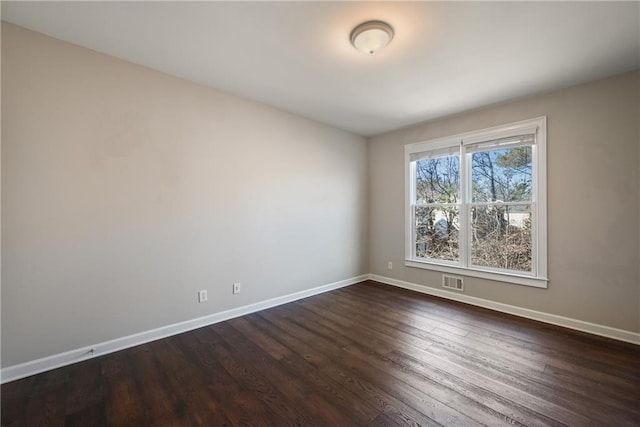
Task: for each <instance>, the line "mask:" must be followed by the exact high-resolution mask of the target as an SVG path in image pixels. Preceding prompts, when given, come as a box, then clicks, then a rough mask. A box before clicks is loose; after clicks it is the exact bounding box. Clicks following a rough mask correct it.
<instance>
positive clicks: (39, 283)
mask: <svg viewBox="0 0 640 427" xmlns="http://www.w3.org/2000/svg"><path fill="white" fill-rule="evenodd" d="M2 111H3V117H2V219H3V222H2V364H3V366H11V365H14V364H17V363H20V362H25V361H29V360H33V359H36V358H40V357H44V356H48V355H51V354H55V353H59V352H63V351H67V350H71V349H76V348H78V347H81V346H85V345H91V344H94V343H98V342H102V341H105V340H110V339H113V338H118V337H122V336H126V335H128V334H132V333H136V332H140V331H145V330H149V329H152V328H157V327H161V326H164V325H167V324H171V323H175V322H180V321H184V320H188V319H193V318H196V317H200V316H204V315H207V314H211V313H215V312H219V311H222V310H225V309H230V308H234V307H238V306H242V305H246V304H249V303H253V302H257V301H262V300H266V299H268V298H273V297H277V296H282V295H286V294H289V293H292V292H296V291H301V290H305V289H309V288H313V287H316V286H320V285H325V284H328V283H332V282H335V281H339V280H343V279H347V278H351V277H354V276H357V275H360V274H363V273H366V272H367V268H366V256H365V254H366V248H365V247H364V245H365V243H366V242H365V238H366V225H365V224H366V218H367V213H366V204H367V200H366V194H367V192H366V185H367V184H366V179H367V170H366V169H367V166H366V161H367V157H366V140H365V138H363V137H360V136H357V135H353V134H350V133H347V132H344V131H340V130H337V129H334V128H331V127H329V126H325V125H322V124H318V123H316V122H313V121H310V120H307V119H304V118H301V117H298V116H295V115H292V114H288V113H285V112H282V111H279V110H276V109H273V108H270V107H267V106H264V105H260V104H257V103H254V102H250V101H247V100H243V99H239V98H237V97H233V96H229V95H226V94H223V93H220V92H217V91H215V90H212V89H209V88H206V87H203V86H199V85H196V84H192V83H189V82H186V81H184V80H180V79H178V78H174V77H170V76H168V75H165V74H162V73H158V72H155V71H152V70H149V69H146V68H143V67H139V66H136V65H133V64H130V63H127V62H124V61H120V60H117V59H115V58H113V57H109V56H106V55H102V54H99V53H96V52H92V51H90V50H87V49H83V48H80V47H77V46H73V45H70V44H67V43H63V42H60V41H57V40H55V39H52V38H48V37H45V36H42V35H39V34H37V33H33V32H30V31H27V30H24V29H21V28H19V27H16V26H13V25H10V24H6V23H3V24H2ZM234 281H239V282H241V283H242V293H241V294H239V295H235V296H234V295H232V294H231V287H232V283H233V282H234ZM199 289H208V291H209V302H208V303H205V304H198V303H197V302H196V300H197V298H196V296H197V291H198V290H199Z"/></svg>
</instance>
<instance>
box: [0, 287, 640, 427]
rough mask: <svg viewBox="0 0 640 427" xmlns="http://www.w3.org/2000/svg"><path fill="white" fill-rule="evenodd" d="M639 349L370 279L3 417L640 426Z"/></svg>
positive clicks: (164, 344) (219, 329) (124, 365)
mask: <svg viewBox="0 0 640 427" xmlns="http://www.w3.org/2000/svg"><path fill="white" fill-rule="evenodd" d="M639 362H640V348H638V347H637V346H634V345H631V344H625V343H621V342H617V341H613V340H609V339H605V338H599V337H596V336H592V335H588V334H584V333H579V332H574V331H570V330H567V329H563V328H559V327H555V326H551V325H547V324H543V323H538V322H534V321H529V320H526V319H521V318H517V317H514V316H509V315H505V314H500V313H496V312H493V311H490V310H484V309H480V308H476V307H472V306H469V305H465V304H459V303H455V302H450V301H447V300H443V299H438V298H434V297H430V296H426V295H422V294H417V293H414V292H410V291H405V290H402V289H397V288H393V287H390V286H385V285H381V284H377V283H374V282H364V283H361V284H358V285H354V286H350V287H348V288H344V289H340V290H336V291H333V292H330V293H326V294H322V295H318V296H315V297H311V298H307V299H304V300H300V301H297V302H294V303H290V304H286V305H283V306H280V307H276V308H272V309H270V310H265V311H262V312H259V313H255V314H251V315H248V316H244V317H242V318H237V319H234V320H230V321H227V322H223V323H218V324H215V325H213V326H210V327H205V328H201V329H197V330H195V331H192V332H188V333H184V334H181V335H177V336H174V337H171V338H167V339H163V340H159V341H155V342H152V343H149V344H145V345H141V346H138V347H134V348H131V349H128V350H124V351H120V352H117V353H113V354H110V355H106V356H102V357H98V358H95V359H91V360H88V361H85V362H82V363H78V364H75V365H72V366H68V367H65V368H60V369H56V370H54V371H50V372H46V373H43V374H39V375H35V376H33V377H29V378H26V379H23V380H19V381H14V382H11V383H8V384H5V385H3V386H2V387H1V389H0V392H1V395H2V425H3V426H23V425H24V426H31V425H69V426H91V427H93V426H148V425H149V426H165V425H168V426H192V425H205V426H222V425H229V426H231V425H259V426H265V425H270V426H289V425H303V426H307V425H316V426H378V427H380V426H395V427H398V426H406V425H427V426H428V425H443V426H470V425H486V426H500V425H528V426H542V425H572V426H584V425H601V426H624V425H629V426H631V425H636V426H637V425H640V363H639Z"/></svg>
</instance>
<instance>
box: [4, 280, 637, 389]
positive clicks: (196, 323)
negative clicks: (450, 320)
mask: <svg viewBox="0 0 640 427" xmlns="http://www.w3.org/2000/svg"><path fill="white" fill-rule="evenodd" d="M365 280H374V281H376V282H380V283H385V284H387V285H392V286H397V287H399V288H404V289H410V290H412V291H416V292H420V293H423V294H428V295H433V296H437V297H441V298H446V299H450V300H453V301H458V302H463V303H467V304H471V305H475V306H478V307H484V308H488V309H491V310H495V311H499V312H502V313H508V314H513V315H516V316H520V317H525V318H527V319H533V320H538V321H541V322H545V323H550V324H552V325H558V326H563V327H565V328H569V329H575V330H578V331H582V332H588V333H590V334H594V335H600V336H603V337H607V338H613V339H616V340H619V341H625V342H629V343H632V344H638V345H640V334H639V333H636V332H630V331H625V330H622V329H617V328H612V327H609V326H603V325H598V324H595V323H589V322H585V321H582V320H577V319H571V318H568V317H563V316H557V315H555V314H549V313H544V312H541V311H536V310H530V309H528V308H522V307H517V306H514V305H509V304H502V303H499V302H494V301H490V300H486V299H482V298H476V297H472V296H468V295H464V294H458V293H453V292H449V291H446V290H441V289H437V288H431V287H429V286H423V285H418V284H416V283H411V282H405V281H402V280H397V279H392V278H390V277H384V276H378V275H376V274H364V275H361V276H357V277H352V278H350V279H346V280H341V281H339V282H334V283H330V284H328V285H324V286H318V287H316V288H313V289H307V290H305V291H300V292H296V293H293V294H289V295H284V296H281V297H277V298H272V299H269V300H266V301H261V302H257V303H254V304H249V305H245V306H243V307H238V308H234V309H231V310H226V311H222V312H219V313H214V314H211V315H208V316H204V317H199V318H197V319H192V320H187V321H185V322H180V323H175V324H172V325H167V326H163V327H161V328H157V329H152V330H149V331H145V332H140V333H137V334H133V335H129V336H126V337H122V338H116V339H114V340H111V341H105V342H102V343H98V344H95V345H91V346H86V347H83V348H78V349H75V350H71V351H67V352H65V353H59V354H54V355H52V356H47V357H43V358H42V359H37V360H33V361H30V362H25V363H21V364H19V365H13V366H8V367H6V368H3V369H2V370H0V383H1V384H4V383H7V382H10V381H14V380H18V379H20V378H25V377H28V376H31V375H35V374H38V373H41V372H45V371H49V370H51V369H56V368H60V367H62V366H66V365H70V364H72V363H76V362H80V361H83V360H88V359H91V358H94V357H97V356H103V355H105V354H109V353H113V352H115V351H119V350H124V349H126V348H129V347H134V346H137V345H140V344H144V343H148V342H150V341H155V340H158V339H161V338H166V337H169V336H172V335H177V334H180V333H183V332H188V331H191V330H193V329H197V328H201V327H203V326H208V325H212V324H214V323H218V322H222V321H225V320H229V319H233V318H235V317H239V316H244V315H245V314H250V313H255V312H256V311H260V310H264V309H267V308H271V307H275V306H278V305H282V304H286V303H288V302H292V301H296V300H299V299H302V298H307V297H310V296H313V295H317V294H321V293H324V292H328V291H332V290H334V289H338V288H342V287H345V286H349V285H353V284H355V283H359V282H363V281H365ZM91 350H93V352H91Z"/></svg>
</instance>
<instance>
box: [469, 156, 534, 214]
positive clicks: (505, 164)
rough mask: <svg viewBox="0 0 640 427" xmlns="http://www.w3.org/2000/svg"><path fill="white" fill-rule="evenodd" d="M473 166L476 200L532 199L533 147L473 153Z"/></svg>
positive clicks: (474, 195) (509, 200)
mask: <svg viewBox="0 0 640 427" xmlns="http://www.w3.org/2000/svg"><path fill="white" fill-rule="evenodd" d="M471 168H472V171H471V180H472V187H473V194H472V198H473V199H472V200H473V201H474V202H494V201H496V200H500V201H503V202H522V201H530V200H531V190H532V181H531V172H532V159H531V146H524V147H516V148H504V149H500V150H491V151H480V152H476V153H473V154H472V155H471Z"/></svg>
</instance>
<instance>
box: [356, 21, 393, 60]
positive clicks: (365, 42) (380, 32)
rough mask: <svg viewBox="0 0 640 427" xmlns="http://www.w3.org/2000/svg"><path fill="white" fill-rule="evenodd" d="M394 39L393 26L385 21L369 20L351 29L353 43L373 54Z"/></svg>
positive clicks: (365, 51) (363, 50) (366, 52)
mask: <svg viewBox="0 0 640 427" xmlns="http://www.w3.org/2000/svg"><path fill="white" fill-rule="evenodd" d="M392 39H393V28H391V25H389V24H387V23H386V22H383V21H367V22H363V23H362V24H360V25H358V26H357V27H355V28H354V29H353V31H351V44H352V45H353V47H355V48H356V49H358V50H359V51H360V52H362V53H365V54H367V55H373V54H375V53H377V52H378V51H379V50H381V49H382V48H383V47H385V46H386V45H388V44H389V42H390V41H391V40H392Z"/></svg>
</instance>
